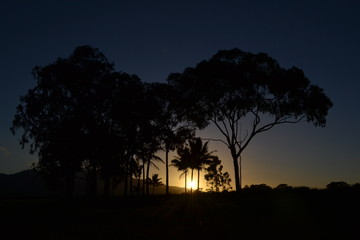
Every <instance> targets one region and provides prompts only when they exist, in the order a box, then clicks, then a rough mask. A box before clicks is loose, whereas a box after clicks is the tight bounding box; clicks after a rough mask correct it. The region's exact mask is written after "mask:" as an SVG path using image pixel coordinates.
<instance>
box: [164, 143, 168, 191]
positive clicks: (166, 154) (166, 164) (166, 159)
mask: <svg viewBox="0 0 360 240" xmlns="http://www.w3.org/2000/svg"><path fill="white" fill-rule="evenodd" d="M165 171H166V180H165V181H166V187H165V194H166V195H168V194H169V149H168V148H167V147H166V150H165Z"/></svg>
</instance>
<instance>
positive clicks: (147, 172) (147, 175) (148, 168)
mask: <svg viewBox="0 0 360 240" xmlns="http://www.w3.org/2000/svg"><path fill="white" fill-rule="evenodd" d="M149 172H150V160H148V164H147V168H146V195H149V181H148V179H149Z"/></svg>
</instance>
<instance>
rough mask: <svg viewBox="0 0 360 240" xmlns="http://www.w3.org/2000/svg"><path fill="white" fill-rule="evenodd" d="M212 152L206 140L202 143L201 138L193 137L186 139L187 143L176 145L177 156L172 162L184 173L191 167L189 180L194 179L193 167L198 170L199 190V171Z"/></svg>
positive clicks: (209, 158)
mask: <svg viewBox="0 0 360 240" xmlns="http://www.w3.org/2000/svg"><path fill="white" fill-rule="evenodd" d="M213 152H214V151H211V152H209V149H208V142H206V143H205V144H203V143H202V140H201V138H194V139H191V140H188V144H186V145H183V146H181V147H178V150H177V154H178V156H175V159H174V160H172V163H173V165H174V166H177V167H178V169H179V170H180V171H183V172H184V173H187V169H191V182H193V179H194V169H195V170H198V185H197V186H198V190H199V186H200V171H201V169H203V168H204V165H206V164H209V163H210V161H211V160H212V159H213V157H214V156H213V155H212V153H213ZM185 178H186V176H185ZM185 185H186V183H185ZM185 187H186V186H185ZM190 192H191V193H192V186H191V188H190Z"/></svg>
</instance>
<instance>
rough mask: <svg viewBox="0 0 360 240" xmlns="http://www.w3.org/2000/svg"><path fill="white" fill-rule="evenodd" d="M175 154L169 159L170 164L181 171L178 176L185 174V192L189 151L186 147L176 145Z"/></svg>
mask: <svg viewBox="0 0 360 240" xmlns="http://www.w3.org/2000/svg"><path fill="white" fill-rule="evenodd" d="M176 152H177V155H178V156H175V157H174V159H173V160H171V164H170V166H174V167H177V169H178V171H182V173H181V174H180V178H181V177H182V176H184V175H185V193H186V190H187V173H188V169H189V166H190V164H189V163H190V151H189V149H188V148H187V147H184V146H183V147H178V148H177V150H176Z"/></svg>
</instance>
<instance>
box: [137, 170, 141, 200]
mask: <svg viewBox="0 0 360 240" xmlns="http://www.w3.org/2000/svg"><path fill="white" fill-rule="evenodd" d="M137 179H138V181H137V187H136V189H137V195H140V180H141V173H139V176H138V178H137Z"/></svg>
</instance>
